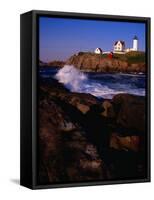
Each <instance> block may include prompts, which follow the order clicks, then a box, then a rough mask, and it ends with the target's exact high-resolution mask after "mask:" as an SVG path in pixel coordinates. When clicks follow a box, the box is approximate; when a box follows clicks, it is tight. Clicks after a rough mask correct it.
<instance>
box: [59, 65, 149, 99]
mask: <svg viewBox="0 0 154 200" xmlns="http://www.w3.org/2000/svg"><path fill="white" fill-rule="evenodd" d="M55 78H56V79H57V80H58V81H59V82H60V83H63V84H64V85H65V87H66V88H68V89H69V90H70V91H72V92H79V93H90V94H92V95H94V96H96V97H103V98H109V99H111V98H112V97H113V96H114V95H115V94H119V93H130V94H135V95H140V96H144V95H145V90H144V89H143V88H133V89H132V88H131V87H129V85H128V84H120V83H117V87H116V88H114V89H113V88H111V87H110V86H109V85H107V84H105V85H102V83H99V82H98V81H95V80H91V79H89V78H88V75H87V74H85V73H83V72H81V71H80V70H78V69H77V68H75V67H74V66H73V65H64V67H63V68H62V69H60V70H59V71H58V72H57V74H56V75H55Z"/></svg>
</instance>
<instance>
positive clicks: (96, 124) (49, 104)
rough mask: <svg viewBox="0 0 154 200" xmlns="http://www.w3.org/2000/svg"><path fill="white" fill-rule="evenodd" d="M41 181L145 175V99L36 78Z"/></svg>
mask: <svg viewBox="0 0 154 200" xmlns="http://www.w3.org/2000/svg"><path fill="white" fill-rule="evenodd" d="M39 124H40V126H39V183H40V184H49V183H64V182H80V181H90V180H93V181H97V180H114V179H118V180H122V179H128V178H134V179H139V178H144V177H143V176H146V173H145V170H146V166H144V163H145V151H144V149H145V145H146V142H145V98H144V97H139V96H134V95H129V94H118V95H115V96H114V97H113V99H112V100H108V99H101V100H100V99H97V98H96V97H94V96H92V95H91V94H84V93H73V92H70V91H69V90H67V89H66V88H64V86H63V85H62V84H60V83H58V81H56V80H54V79H51V81H50V83H49V82H46V81H45V80H40V91H39Z"/></svg>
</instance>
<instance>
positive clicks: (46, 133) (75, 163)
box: [39, 85, 109, 184]
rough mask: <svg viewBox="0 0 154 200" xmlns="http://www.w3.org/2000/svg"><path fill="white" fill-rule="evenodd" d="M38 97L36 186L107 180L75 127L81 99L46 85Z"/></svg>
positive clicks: (93, 151) (102, 165)
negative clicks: (37, 165)
mask: <svg viewBox="0 0 154 200" xmlns="http://www.w3.org/2000/svg"><path fill="white" fill-rule="evenodd" d="M57 88H58V86H57ZM39 94H40V101H39V103H40V105H39V163H40V164H39V183H40V184H50V183H57V182H69V181H74V182H75V181H88V180H104V179H108V177H109V172H108V170H107V169H106V165H105V163H104V162H103V160H102V158H100V156H99V154H98V152H97V149H96V147H95V146H94V145H93V144H92V143H90V142H89V141H88V140H87V138H86V137H85V132H84V130H82V128H81V127H80V124H79V122H80V120H79V119H80V117H81V116H82V115H83V114H82V112H80V111H79V110H78V109H77V107H76V106H78V105H79V104H78V103H77V102H78V100H79V102H80V101H81V99H80V98H79V96H82V95H77V94H74V96H73V94H70V93H69V92H67V91H65V90H63V89H62V88H61V86H60V87H59V89H57V91H56V89H55V90H54V88H52V90H51V88H50V87H48V86H47V85H44V86H41V87H40V93H39ZM55 94H57V95H55ZM92 99H93V98H92V97H91V96H90V98H89V100H87V102H91V100H92ZM94 99H95V98H94ZM85 101H86V100H85ZM92 102H93V101H92ZM74 105H75V106H74ZM83 105H84V104H83ZM87 107H88V106H87ZM82 111H83V110H82ZM68 113H69V114H70V115H69V114H68ZM78 116H79V117H78Z"/></svg>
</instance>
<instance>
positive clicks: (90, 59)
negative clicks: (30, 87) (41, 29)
mask: <svg viewBox="0 0 154 200" xmlns="http://www.w3.org/2000/svg"><path fill="white" fill-rule="evenodd" d="M39 65H40V66H41V67H60V68H61V67H63V66H64V65H74V66H75V67H76V68H78V69H80V70H81V71H85V72H102V73H117V72H118V73H119V72H121V73H146V65H145V53H144V52H130V53H127V54H124V55H118V54H113V57H112V58H110V57H109V56H108V55H107V54H106V55H105V54H104V55H102V54H95V53H87V52H79V53H78V54H74V55H72V56H71V57H70V58H69V59H68V60H66V61H51V62H48V63H44V62H42V61H40V62H39Z"/></svg>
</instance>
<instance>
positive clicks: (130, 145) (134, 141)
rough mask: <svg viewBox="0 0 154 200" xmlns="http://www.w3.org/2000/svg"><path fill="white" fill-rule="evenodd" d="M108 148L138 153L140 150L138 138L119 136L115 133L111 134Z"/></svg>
mask: <svg viewBox="0 0 154 200" xmlns="http://www.w3.org/2000/svg"><path fill="white" fill-rule="evenodd" d="M110 147H111V148H114V149H117V150H126V151H128V150H131V151H134V152H138V151H139V150H140V136H135V135H134V136H119V135H118V134H117V133H112V134H111V138H110Z"/></svg>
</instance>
